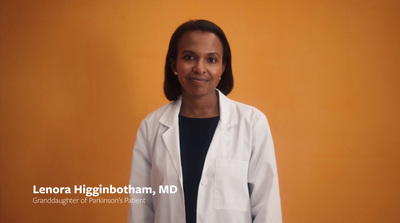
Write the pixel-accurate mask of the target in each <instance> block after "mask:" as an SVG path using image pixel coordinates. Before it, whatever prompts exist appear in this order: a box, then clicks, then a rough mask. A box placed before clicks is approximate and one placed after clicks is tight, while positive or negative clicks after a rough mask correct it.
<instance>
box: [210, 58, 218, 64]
mask: <svg viewBox="0 0 400 223" xmlns="http://www.w3.org/2000/svg"><path fill="white" fill-rule="evenodd" d="M208 62H210V63H216V62H217V59H215V58H214V57H211V58H208Z"/></svg>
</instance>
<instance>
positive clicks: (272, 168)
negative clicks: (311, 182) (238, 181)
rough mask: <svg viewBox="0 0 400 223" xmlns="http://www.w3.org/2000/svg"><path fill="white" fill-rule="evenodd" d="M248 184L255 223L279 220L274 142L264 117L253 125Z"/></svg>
mask: <svg viewBox="0 0 400 223" xmlns="http://www.w3.org/2000/svg"><path fill="white" fill-rule="evenodd" d="M248 186H249V192H250V204H251V214H252V218H253V222H254V223H281V222H282V215H281V204H280V195H279V184H278V173H277V167H276V161H275V152H274V145H273V142H272V136H271V132H270V129H269V125H268V121H267V118H266V117H265V116H264V115H263V114H262V115H260V117H259V118H258V120H257V121H256V122H255V123H254V125H253V136H252V154H251V158H250V163H249V173H248Z"/></svg>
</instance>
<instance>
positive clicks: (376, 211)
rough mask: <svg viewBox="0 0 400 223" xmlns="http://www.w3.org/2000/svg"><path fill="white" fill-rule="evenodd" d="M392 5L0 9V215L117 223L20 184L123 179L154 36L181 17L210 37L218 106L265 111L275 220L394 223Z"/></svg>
mask: <svg viewBox="0 0 400 223" xmlns="http://www.w3.org/2000/svg"><path fill="white" fill-rule="evenodd" d="M399 12H400V1H396V0H392V1H390V0H386V1H382V0H365V1H358V0H325V1H322V0H319V1H317V0H305V1H296V0H286V1H272V0H269V1H251V0H250V1H241V0H236V1H232V0H229V1H228V0H226V1H176V0H175V1H172V0H169V1H161V0H158V1H155V0H154V1H144V0H143V1H133V0H130V1H128V0H117V1H113V0H108V1H106V0H87V1H82V0H58V1H55V0H35V1H30V0H25V1H24V0H13V1H9V0H0V22H1V23H0V73H1V80H0V81H1V82H0V91H1V97H0V100H1V101H0V102H1V105H0V106H1V107H0V108H1V113H0V121H1V129H0V137H1V138H0V146H1V147H0V177H1V180H0V190H1V193H0V199H1V202H0V222H126V220H127V213H128V206H127V205H125V204H114V205H112V204H106V205H99V204H97V205H96V204H86V205H85V204H79V205H67V206H61V205H55V204H52V205H49V204H47V205H46V204H42V205H40V204H36V205H34V204H33V203H32V198H33V197H34V195H33V190H32V187H33V185H38V186H73V185H75V184H77V185H80V184H86V185H87V186H98V185H99V184H102V185H109V184H113V185H119V186H123V185H127V183H128V178H129V171H130V162H131V154H132V148H133V144H134V141H135V135H136V131H137V128H138V125H139V123H140V121H141V120H142V119H143V118H144V117H145V116H146V115H147V114H148V113H149V112H151V111H153V110H155V109H156V108H158V107H160V106H161V105H163V104H166V103H167V100H166V99H165V97H164V95H163V92H162V84H163V66H164V60H165V55H166V51H167V45H168V41H169V38H170V36H171V34H172V32H173V31H174V30H175V28H176V27H177V26H178V25H179V24H181V23H183V22H185V21H187V20H188V19H191V18H205V19H209V20H211V21H214V22H215V23H217V24H218V25H220V26H221V27H222V28H223V30H224V31H225V33H226V35H227V36H228V39H229V41H230V44H231V47H232V52H233V72H234V77H235V81H236V82H235V88H234V90H233V92H232V93H231V94H230V95H229V96H230V98H232V99H235V100H237V101H241V102H244V103H247V104H251V105H254V106H256V107H258V108H259V109H261V110H262V111H263V112H264V113H266V115H267V116H268V118H269V121H270V125H271V129H272V133H273V136H274V141H275V147H276V156H277V162H278V171H279V174H280V187H281V198H282V210H283V220H284V222H285V223H314V222H315V223H321V222H323V223H337V222H349V223H354V222H362V223H376V222H385V223H397V222H400V212H399V208H400V205H399V202H400V199H399V198H400V189H399V188H400V174H399V170H400V161H399V158H400V156H399V155H400V152H399V151H400V150H399V149H400V137H399V126H400V118H399V114H400V109H399V108H400V103H399V102H400V100H399V99H400V90H399V84H400V75H399V71H400V44H399V40H400V28H399V27H400V13H399ZM39 197H40V196H39ZM42 197H45V198H47V197H49V196H43V195H42ZM60 197H65V196H60ZM69 197H74V196H72V195H71V196H69ZM75 197H76V196H75ZM104 197H107V196H104Z"/></svg>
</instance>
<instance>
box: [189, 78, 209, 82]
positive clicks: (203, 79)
mask: <svg viewBox="0 0 400 223" xmlns="http://www.w3.org/2000/svg"><path fill="white" fill-rule="evenodd" d="M188 79H189V80H190V81H208V79H207V78H202V77H189V78H188Z"/></svg>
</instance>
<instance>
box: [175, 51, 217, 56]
mask: <svg viewBox="0 0 400 223" xmlns="http://www.w3.org/2000/svg"><path fill="white" fill-rule="evenodd" d="M184 53H190V54H196V53H195V52H193V51H191V50H184V51H182V53H181V54H184ZM207 55H217V56H219V57H221V55H219V53H217V52H210V53H207Z"/></svg>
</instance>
